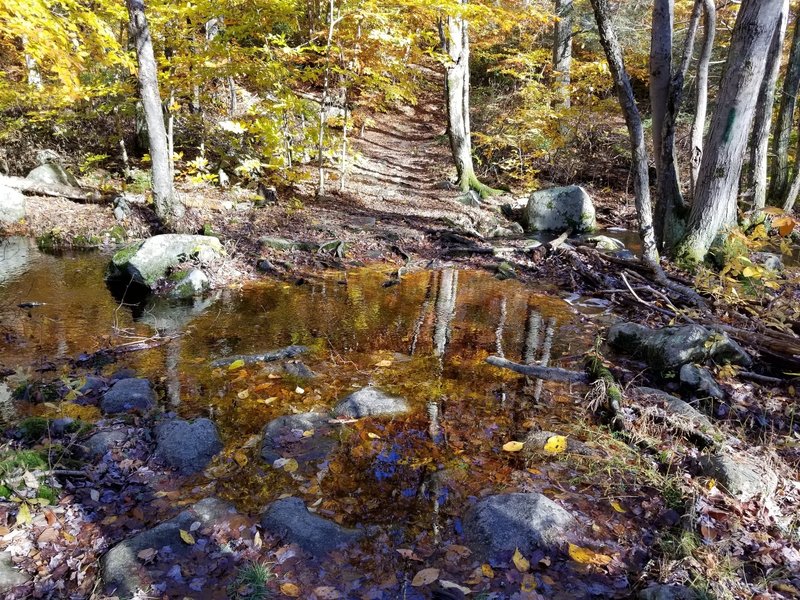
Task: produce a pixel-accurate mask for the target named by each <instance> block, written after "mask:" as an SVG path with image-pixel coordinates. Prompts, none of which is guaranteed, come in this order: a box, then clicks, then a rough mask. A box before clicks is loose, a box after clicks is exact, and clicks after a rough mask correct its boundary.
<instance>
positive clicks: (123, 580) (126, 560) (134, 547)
mask: <svg viewBox="0 0 800 600" xmlns="http://www.w3.org/2000/svg"><path fill="white" fill-rule="evenodd" d="M235 516H236V511H235V509H234V508H233V507H232V506H231V505H230V504H227V503H226V502H222V501H221V500H217V499H216V498H206V499H204V500H200V501H199V502H197V503H195V504H194V505H192V506H191V507H190V508H189V509H188V510H185V511H183V512H182V513H180V514H179V515H178V516H176V517H173V518H172V519H169V520H168V521H164V522H163V523H161V524H160V525H156V526H155V527H154V528H153V529H150V530H148V531H143V532H142V533H139V534H137V535H135V536H133V537H132V538H129V539H127V540H124V541H122V542H120V543H119V544H117V545H116V546H114V547H113V548H112V549H111V550H109V551H108V552H107V553H106V554H105V555H104V556H103V558H102V559H101V560H100V570H101V574H102V579H103V584H104V586H105V588H106V589H107V590H108V591H109V592H110V593H112V595H114V596H117V597H119V598H131V597H132V596H133V595H134V594H135V593H136V591H137V590H147V589H148V588H149V587H150V585H152V584H154V583H161V582H162V581H163V580H165V579H166V575H167V573H169V572H171V570H172V569H173V568H174V566H175V565H178V569H180V564H181V562H184V561H187V560H191V558H192V556H193V555H194V554H195V553H202V550H203V549H202V548H201V547H200V546H201V544H199V543H198V544H187V543H186V542H185V541H184V540H183V539H182V538H181V530H183V531H186V532H190V531H194V533H192V535H193V537H195V538H198V537H199V535H198V533H197V531H196V530H193V528H192V524H193V523H195V522H198V523H199V524H200V526H201V527H212V526H214V525H217V524H222V523H223V522H224V521H226V520H228V519H232V518H233V517H235ZM145 550H153V551H155V553H154V555H153V558H152V559H151V561H148V562H146V561H145V560H143V559H142V558H141V557H139V553H140V552H142V551H145ZM218 554H219V555H220V556H219V559H218V560H226V558H225V557H226V553H224V552H219V553H218ZM228 555H229V556H230V553H229V554H228ZM201 558H202V554H201ZM206 560H208V558H206ZM179 572H180V571H179ZM187 591H189V590H187ZM172 597H174V596H172ZM178 597H181V596H178Z"/></svg>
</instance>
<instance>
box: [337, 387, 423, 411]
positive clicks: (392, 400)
mask: <svg viewBox="0 0 800 600" xmlns="http://www.w3.org/2000/svg"><path fill="white" fill-rule="evenodd" d="M408 411H409V406H408V402H406V401H405V400H403V399H402V398H398V397H397V396H390V395H389V394H387V393H385V392H383V391H381V390H379V389H378V388H376V387H372V386H368V387H365V388H362V389H360V390H358V391H357V392H354V393H352V394H350V395H349V396H347V397H346V398H344V399H343V400H342V401H341V402H339V404H337V405H336V407H335V408H334V409H333V413H334V414H335V415H338V416H343V417H350V418H352V419H361V418H362V417H380V416H391V415H399V414H403V413H407V412H408Z"/></svg>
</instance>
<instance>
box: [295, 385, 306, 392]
mask: <svg viewBox="0 0 800 600" xmlns="http://www.w3.org/2000/svg"><path fill="white" fill-rule="evenodd" d="M294 393H295V394H305V393H306V391H305V390H304V389H303V388H301V387H300V386H299V385H298V386H297V387H296V388H294Z"/></svg>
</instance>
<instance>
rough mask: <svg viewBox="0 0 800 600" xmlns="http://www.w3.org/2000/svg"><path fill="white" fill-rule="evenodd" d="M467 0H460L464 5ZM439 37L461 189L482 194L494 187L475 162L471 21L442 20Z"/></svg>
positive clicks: (453, 147)
mask: <svg viewBox="0 0 800 600" xmlns="http://www.w3.org/2000/svg"><path fill="white" fill-rule="evenodd" d="M466 3H467V0H459V4H460V5H461V6H464V5H466ZM439 38H440V40H441V44H442V51H443V52H444V53H445V54H447V56H448V58H449V61H448V63H447V65H446V67H445V84H444V87H445V95H446V100H447V135H448V137H449V138H450V149H451V150H452V152H453V161H454V162H455V165H456V173H457V175H458V186H459V187H460V188H461V191H463V192H468V191H469V190H475V191H476V192H478V193H479V194H480V195H481V197H486V196H489V195H491V194H492V193H494V190H493V189H492V188H490V187H489V186H487V185H484V184H482V183H481V182H480V181H478V177H477V176H476V175H475V166H474V164H473V162H472V131H471V127H470V118H469V106H470V103H469V95H470V81H469V23H467V20H466V19H464V18H463V17H462V16H460V15H459V16H450V17H447V18H446V20H445V21H443V20H442V19H440V20H439Z"/></svg>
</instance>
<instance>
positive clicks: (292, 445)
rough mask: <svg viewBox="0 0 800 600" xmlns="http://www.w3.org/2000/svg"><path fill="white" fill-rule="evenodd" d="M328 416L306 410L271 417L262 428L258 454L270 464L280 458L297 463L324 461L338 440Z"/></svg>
mask: <svg viewBox="0 0 800 600" xmlns="http://www.w3.org/2000/svg"><path fill="white" fill-rule="evenodd" d="M329 418H330V416H329V415H327V414H323V413H317V412H308V413H301V414H297V415H286V416H283V417H278V418H277V419H273V420H272V421H270V422H269V423H268V424H267V426H266V427H265V428H264V441H263V442H262V444H261V458H263V459H264V460H265V461H267V462H268V463H269V464H273V463H274V462H275V461H276V460H278V459H281V458H294V459H295V460H296V461H297V462H298V463H299V464H300V465H306V464H316V463H319V462H322V461H324V460H325V459H326V458H327V457H328V456H329V455H330V454H331V452H333V450H334V449H335V448H336V446H337V444H338V441H337V439H336V438H335V437H334V433H335V432H334V429H333V427H332V426H331V425H330V424H328V419H329ZM306 432H313V433H312V434H310V435H309V434H307V433H306ZM304 434H305V435H304Z"/></svg>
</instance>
